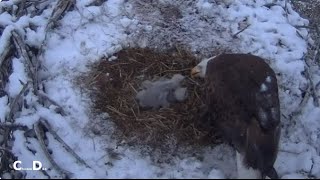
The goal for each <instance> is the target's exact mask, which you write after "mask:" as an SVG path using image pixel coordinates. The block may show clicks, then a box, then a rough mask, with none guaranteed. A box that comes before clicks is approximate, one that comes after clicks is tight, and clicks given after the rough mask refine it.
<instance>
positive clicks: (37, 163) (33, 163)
mask: <svg viewBox="0 0 320 180" xmlns="http://www.w3.org/2000/svg"><path fill="white" fill-rule="evenodd" d="M37 165H38V166H39V167H37ZM41 168H42V163H41V162H40V161H32V170H36V171H37V170H40V169H41Z"/></svg>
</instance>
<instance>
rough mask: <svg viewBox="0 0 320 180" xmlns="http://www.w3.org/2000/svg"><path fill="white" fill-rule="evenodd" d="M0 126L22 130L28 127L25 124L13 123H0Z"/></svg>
mask: <svg viewBox="0 0 320 180" xmlns="http://www.w3.org/2000/svg"><path fill="white" fill-rule="evenodd" d="M0 127H4V128H10V129H22V130H28V129H29V128H28V127H27V126H25V125H21V124H15V123H0Z"/></svg>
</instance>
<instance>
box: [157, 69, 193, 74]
mask: <svg viewBox="0 0 320 180" xmlns="http://www.w3.org/2000/svg"><path fill="white" fill-rule="evenodd" d="M190 70H191V68H185V69H169V70H165V71H162V72H160V73H158V74H156V75H155V76H158V75H160V74H163V73H167V72H182V71H190Z"/></svg>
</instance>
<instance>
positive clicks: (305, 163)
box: [0, 0, 320, 179]
mask: <svg viewBox="0 0 320 180" xmlns="http://www.w3.org/2000/svg"><path fill="white" fill-rule="evenodd" d="M14 2H15V1H9V2H1V4H0V6H1V7H10V6H11V5H12V4H13V3H14ZM76 2H77V4H76V7H77V8H76V9H75V10H73V11H70V12H68V13H67V14H66V15H65V16H64V17H63V18H62V19H61V20H60V21H59V23H60V24H59V26H58V28H56V29H54V30H52V31H50V32H48V34H47V36H46V35H45V33H44V27H45V25H46V23H47V21H48V19H49V16H50V14H51V11H52V8H53V6H52V5H53V4H54V3H51V6H50V8H49V9H48V10H45V11H44V12H43V14H42V15H40V16H35V17H32V18H31V17H29V16H24V17H22V18H20V19H18V20H16V19H15V17H11V15H10V14H8V13H7V12H2V13H1V14H0V25H1V27H5V29H4V31H3V32H2V34H1V38H0V53H1V52H3V51H4V48H5V47H6V45H7V44H8V43H9V42H10V41H9V38H10V34H11V31H12V30H13V29H16V30H18V32H19V33H21V34H22V35H23V37H25V38H26V42H27V43H28V45H30V46H34V47H40V46H41V45H42V42H43V41H44V45H45V54H44V56H43V57H42V64H43V66H44V67H45V68H43V69H42V70H41V71H40V75H41V81H42V82H43V83H44V86H45V89H46V92H47V95H48V96H49V97H50V98H51V99H53V100H54V101H56V102H57V103H58V104H59V105H60V106H62V108H63V110H64V111H65V112H66V114H67V115H66V116H62V115H59V114H57V113H56V108H57V107H55V106H53V105H52V106H50V107H49V108H45V107H43V106H42V105H40V104H38V103H37V98H36V97H35V96H34V95H33V94H32V92H28V93H27V94H26V95H25V97H24V98H25V100H26V102H25V103H26V104H28V105H29V106H31V107H32V108H29V109H26V108H22V111H21V113H20V114H19V115H18V117H17V118H16V119H15V121H16V122H17V123H20V124H22V125H26V126H28V127H29V128H31V127H32V125H33V124H34V123H35V122H37V121H38V120H39V118H45V119H47V120H48V122H49V123H50V125H51V126H52V127H53V129H54V130H55V131H56V132H57V134H58V135H59V136H61V137H62V138H63V140H64V141H65V142H66V143H67V144H68V145H69V146H71V147H72V149H73V150H74V151H75V152H76V153H77V154H78V155H79V156H80V157H81V158H83V159H84V160H85V161H86V162H87V163H88V164H89V166H90V167H91V168H86V167H84V166H83V165H82V164H80V163H78V162H76V160H75V159H74V158H73V157H72V156H70V154H69V153H68V152H67V151H66V150H65V149H64V148H63V147H62V146H61V144H60V143H58V142H57V141H56V140H55V139H54V138H53V137H52V136H51V135H50V133H47V136H48V139H49V144H48V147H49V148H50V149H51V150H52V156H53V157H54V159H55V160H56V161H57V163H58V164H59V166H61V167H62V168H63V169H65V170H67V171H70V172H71V173H72V174H73V175H72V178H222V177H223V178H234V177H236V173H235V172H236V165H235V154H234V151H233V150H232V149H231V148H230V147H228V146H226V145H220V146H217V147H214V148H209V147H206V148H203V149H201V150H194V151H195V152H193V153H189V152H185V153H181V154H179V156H174V155H169V159H171V161H170V162H165V161H163V162H162V163H158V162H157V160H156V161H155V160H153V159H154V158H156V159H157V158H158V159H161V158H162V157H161V156H160V155H158V154H157V153H153V154H149V155H145V154H142V152H141V149H140V148H139V147H129V146H126V145H120V146H119V145H118V144H117V142H116V140H115V139H113V138H112V136H111V134H112V129H113V126H112V123H110V120H108V119H107V120H105V118H102V117H92V114H91V112H90V103H91V102H90V99H89V97H88V95H87V94H86V93H85V92H83V91H82V90H81V89H80V88H79V87H78V86H76V84H74V78H75V77H76V76H77V75H79V74H81V73H86V72H87V71H88V66H89V65H90V64H92V63H93V62H97V61H98V60H99V59H101V58H102V57H107V58H109V60H114V59H115V58H116V57H114V56H112V55H113V54H114V53H115V52H117V51H119V50H121V49H123V48H125V47H130V46H143V47H151V48H163V49H165V47H170V46H172V45H174V44H175V43H177V42H179V43H182V44H185V45H187V46H188V47H190V48H191V49H192V51H193V52H194V53H195V54H197V55H198V56H200V57H210V56H212V55H214V54H212V52H211V51H212V49H213V47H217V46H219V47H223V48H226V47H227V48H228V49H231V50H232V51H234V52H243V53H252V54H255V55H259V56H261V57H263V58H266V59H268V60H269V61H268V62H269V63H270V65H271V67H272V68H273V69H274V70H275V71H276V73H277V74H279V75H278V83H279V87H280V89H279V93H280V102H281V111H282V114H283V115H284V116H285V117H289V115H290V114H291V113H292V112H294V111H295V110H296V109H297V108H298V107H299V104H300V101H301V100H302V95H301V94H302V92H301V90H300V87H301V86H303V85H305V84H306V83H307V81H306V79H305V78H304V76H303V73H302V72H303V71H304V70H305V63H304V59H303V58H304V54H305V53H306V51H307V37H308V31H307V29H303V28H300V29H296V28H295V27H294V26H297V25H307V24H308V21H307V20H305V19H302V18H301V17H300V16H299V15H298V14H297V13H296V12H294V11H293V10H292V7H291V5H290V4H287V9H288V12H286V11H285V10H284V6H285V1H284V0H278V1H276V2H275V3H276V4H277V5H275V6H272V7H270V8H267V7H266V6H264V5H265V4H267V3H271V2H273V1H271V0H268V1H264V0H256V1H251V0H237V1H228V2H226V1H216V2H214V1H209V0H198V1H195V2H193V1H191V0H186V1H172V0H163V1H161V2H160V3H164V4H169V5H170V6H173V7H178V9H179V10H180V11H181V14H182V18H181V19H178V21H177V22H176V23H171V24H170V23H169V24H168V23H166V22H165V20H163V17H162V15H161V14H160V13H159V11H158V10H157V9H156V8H155V7H156V6H151V5H150V4H142V5H139V4H137V3H136V2H134V1H133V2H132V1H125V0H108V1H106V2H104V3H103V4H102V5H101V6H88V5H89V4H90V3H91V2H92V0H86V1H84V0H77V1H76ZM0 9H1V8H0ZM29 24H34V25H36V26H39V27H38V28H37V29H30V28H29V29H28V28H27V29H25V30H23V28H25V27H27V26H28V25H29ZM163 24H166V25H167V26H168V27H167V28H164V27H163V26H162V25H163ZM177 24H178V26H177ZM247 25H250V26H248V28H246V29H245V30H244V31H243V32H241V33H240V34H238V35H237V37H236V38H234V37H232V35H234V34H236V33H237V32H239V31H240V30H241V29H243V28H244V27H246V26H247ZM297 31H299V33H300V34H301V35H302V36H303V38H301V37H300V36H299V35H298V34H297ZM25 63H26V62H24V60H23V59H22V58H20V59H17V58H16V59H13V60H12V64H13V65H12V67H13V73H12V74H11V75H10V77H9V82H8V84H7V86H6V88H5V90H6V91H7V92H8V95H9V96H10V97H11V98H14V97H16V96H17V94H18V93H19V92H20V90H21V87H22V85H21V84H20V81H19V80H21V81H23V82H27V81H28V78H27V73H26V71H25V67H24V64H25ZM318 71H319V70H318V68H316V70H315V72H318ZM312 75H313V77H312V78H313V79H317V80H319V79H320V76H319V73H312ZM269 79H270V78H269ZM270 80H271V79H270ZM270 80H268V78H267V79H266V82H269V81H270ZM0 106H1V108H0V118H1V122H3V121H4V117H5V115H6V114H7V113H8V111H9V105H8V97H7V96H3V97H0ZM106 116H107V115H106ZM319 117H320V108H318V107H315V106H314V104H313V102H312V98H311V99H310V100H309V102H308V103H307V106H306V107H305V108H304V109H303V111H302V113H301V115H299V116H295V117H294V118H293V119H292V120H289V119H286V118H282V119H281V122H282V124H283V129H282V135H281V142H280V150H279V156H278V159H277V161H276V163H275V169H276V170H277V171H278V173H279V176H280V177H282V178H284V179H285V178H299V177H302V178H305V177H308V175H311V176H314V177H317V178H320V155H319V153H320V147H319V144H320V122H319V121H320V119H319ZM99 118H100V119H99ZM95 120H96V121H95ZM97 122H99V123H100V124H97V126H105V127H107V129H106V130H107V133H106V134H104V135H103V136H98V135H94V134H92V133H90V131H89V129H90V127H91V126H94V125H96V124H95V123H97ZM102 122H104V124H102ZM23 133H24V132H23V131H20V130H17V131H15V132H14V133H13V135H14V137H15V139H16V140H15V142H14V144H13V149H12V151H13V153H14V154H15V155H16V156H17V157H18V159H19V160H20V161H22V162H23V165H24V167H30V166H32V161H34V160H39V161H41V162H42V164H43V166H44V167H46V168H49V169H50V170H47V173H48V174H49V175H50V176H51V177H59V174H58V173H57V172H56V171H55V170H53V169H52V167H51V165H50V163H49V162H48V160H47V159H46V158H45V156H44V153H43V152H42V150H41V148H40V145H39V143H38V141H37V140H35V139H34V138H33V137H28V138H26V137H25V136H24V134H23ZM28 149H32V150H33V151H34V152H35V153H32V152H31V151H30V150H28ZM107 149H112V150H113V151H114V153H116V154H118V156H117V158H114V157H113V156H111V155H110V153H109V152H108V151H107ZM176 153H180V151H178V152H176ZM195 154H196V155H195ZM196 156H201V158H199V157H196ZM26 178H46V176H44V175H43V174H42V173H40V172H38V171H27V172H26Z"/></svg>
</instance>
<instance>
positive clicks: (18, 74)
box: [7, 59, 27, 97]
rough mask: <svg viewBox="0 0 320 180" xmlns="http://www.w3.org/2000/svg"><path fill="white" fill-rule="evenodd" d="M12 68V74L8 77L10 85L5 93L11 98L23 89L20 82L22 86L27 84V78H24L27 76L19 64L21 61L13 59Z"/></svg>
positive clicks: (21, 64)
mask: <svg viewBox="0 0 320 180" xmlns="http://www.w3.org/2000/svg"><path fill="white" fill-rule="evenodd" d="M12 67H13V72H12V74H11V75H10V77H9V82H10V83H9V85H8V90H7V92H9V95H10V96H11V97H15V96H17V95H18V94H19V93H20V91H21V89H22V87H23V84H21V82H22V83H24V84H26V83H27V78H26V77H27V76H26V72H25V70H24V65H23V63H22V62H21V59H13V60H12ZM20 81H21V82H20Z"/></svg>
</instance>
